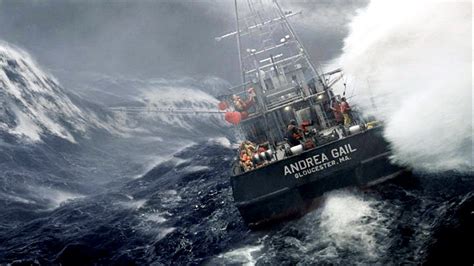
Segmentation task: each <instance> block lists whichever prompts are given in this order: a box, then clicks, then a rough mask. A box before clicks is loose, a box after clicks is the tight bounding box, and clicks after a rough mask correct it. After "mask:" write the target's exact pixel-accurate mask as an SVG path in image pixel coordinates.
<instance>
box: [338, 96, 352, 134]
mask: <svg viewBox="0 0 474 266" xmlns="http://www.w3.org/2000/svg"><path fill="white" fill-rule="evenodd" d="M340 106H341V113H342V117H343V118H344V126H346V127H348V126H350V125H351V123H352V120H351V116H350V111H351V107H350V106H349V104H348V103H347V101H346V97H342V98H341V104H340Z"/></svg>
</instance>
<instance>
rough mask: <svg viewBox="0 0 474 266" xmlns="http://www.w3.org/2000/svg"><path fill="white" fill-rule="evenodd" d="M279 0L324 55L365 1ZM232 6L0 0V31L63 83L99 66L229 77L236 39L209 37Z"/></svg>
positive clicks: (314, 50)
mask: <svg viewBox="0 0 474 266" xmlns="http://www.w3.org/2000/svg"><path fill="white" fill-rule="evenodd" d="M242 4H245V1H242ZM281 4H282V6H283V8H284V9H285V10H292V11H294V12H297V11H300V10H301V11H302V12H303V15H301V16H297V17H294V18H292V21H293V22H294V23H295V28H296V31H297V32H298V33H299V34H300V36H301V39H302V40H303V42H304V43H305V45H306V46H307V49H308V51H309V53H310V54H311V56H312V57H313V59H314V60H315V61H317V62H324V61H327V60H330V59H332V58H334V57H336V56H337V55H339V54H340V53H341V49H342V44H343V43H342V40H343V38H344V36H345V35H346V34H347V28H346V27H345V25H346V23H347V22H348V21H349V19H350V17H351V16H353V15H354V14H355V12H356V10H357V9H358V8H360V7H363V6H365V5H366V1H362V0H358V1H331V2H327V1H288V0H287V1H281ZM233 8H234V3H233V1H232V0H225V1H211V0H203V1H187V0H183V1H168V0H165V1H145V0H144V1H89V0H84V1H72V0H66V1H59V0H47V1H14V0H3V1H0V25H1V27H0V39H2V40H4V41H7V42H9V43H12V44H14V45H17V46H19V47H22V48H24V49H25V50H27V51H28V52H30V53H31V54H32V55H33V56H34V57H35V58H36V59H37V60H38V61H39V63H40V65H42V66H45V67H47V68H48V69H49V70H50V71H51V72H52V73H53V74H54V75H55V76H57V77H58V79H59V80H60V81H62V82H63V83H65V82H66V81H68V80H71V79H77V78H76V77H80V79H83V78H84V73H86V74H87V73H94V74H96V73H100V74H106V75H111V76H123V77H129V78H130V77H131V78H143V79H145V78H157V77H159V78H171V79H172V78H176V77H178V78H180V77H182V76H186V77H200V76H216V77H219V78H222V79H225V80H227V81H229V82H231V83H233V84H235V83H237V82H239V78H240V77H239V74H238V73H239V69H238V68H239V65H238V59H237V48H236V43H235V40H234V39H232V38H230V39H226V40H223V41H220V42H216V41H215V39H214V38H215V37H217V36H220V35H222V34H225V33H227V32H230V31H233V30H234V26H235V21H234V10H233ZM80 74H81V75H80ZM86 77H87V76H86ZM79 82H80V81H76V82H75V83H79ZM64 85H66V87H74V86H68V85H75V84H67V83H66V84H64Z"/></svg>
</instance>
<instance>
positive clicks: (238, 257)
mask: <svg viewBox="0 0 474 266" xmlns="http://www.w3.org/2000/svg"><path fill="white" fill-rule="evenodd" d="M262 248H263V245H257V246H245V247H242V248H238V249H234V250H232V251H229V252H226V253H224V254H221V255H219V256H217V257H218V258H221V259H225V264H239V265H247V266H250V265H255V263H256V262H257V260H258V259H259V258H260V257H261V253H260V251H261V250H262Z"/></svg>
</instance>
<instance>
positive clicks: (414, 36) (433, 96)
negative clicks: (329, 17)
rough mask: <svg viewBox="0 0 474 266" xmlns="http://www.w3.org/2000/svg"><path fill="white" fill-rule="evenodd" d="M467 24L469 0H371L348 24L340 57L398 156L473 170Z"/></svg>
mask: <svg viewBox="0 0 474 266" xmlns="http://www.w3.org/2000/svg"><path fill="white" fill-rule="evenodd" d="M471 25H472V14H471V2H470V1H456V2H450V1H423V0H419V1H392V2H387V1H380V0H373V1H371V2H370V3H369V5H368V6H367V8H365V9H364V10H361V11H359V13H358V15H357V16H356V17H354V18H353V20H352V22H351V23H350V24H349V28H350V34H349V35H348V37H347V38H346V39H345V41H344V48H343V54H342V56H341V57H340V58H339V60H338V61H339V62H338V64H340V65H341V66H342V67H343V69H344V71H345V74H346V76H347V77H348V80H349V84H351V86H353V87H354V88H355V95H356V96H357V97H355V98H354V99H351V101H353V102H356V103H357V104H358V105H360V106H361V107H363V109H365V111H366V112H367V113H369V114H373V115H375V116H376V117H377V118H378V119H382V120H384V121H385V123H386V129H385V137H386V138H387V139H388V140H389V141H390V143H391V145H392V149H393V150H394V156H393V159H394V160H395V161H396V162H398V163H400V164H403V165H407V166H410V167H412V168H414V169H415V170H422V171H428V172H440V171H460V172H472V171H473V167H472V165H473V164H472V158H473V151H472V76H471V68H472V57H471V52H472V48H471V27H472V26H471ZM349 96H352V95H349Z"/></svg>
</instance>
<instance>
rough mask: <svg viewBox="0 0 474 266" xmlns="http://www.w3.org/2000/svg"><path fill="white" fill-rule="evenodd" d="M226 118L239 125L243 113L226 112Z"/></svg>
mask: <svg viewBox="0 0 474 266" xmlns="http://www.w3.org/2000/svg"><path fill="white" fill-rule="evenodd" d="M224 118H225V121H227V122H229V123H231V124H233V125H238V124H239V123H240V120H242V115H241V114H240V112H226V113H225V116H224Z"/></svg>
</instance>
